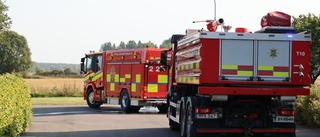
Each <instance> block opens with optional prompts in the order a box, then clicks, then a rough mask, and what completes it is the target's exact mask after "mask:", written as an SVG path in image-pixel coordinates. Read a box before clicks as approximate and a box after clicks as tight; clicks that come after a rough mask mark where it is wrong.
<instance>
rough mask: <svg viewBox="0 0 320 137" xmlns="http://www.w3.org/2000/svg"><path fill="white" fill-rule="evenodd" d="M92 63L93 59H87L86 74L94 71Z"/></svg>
mask: <svg viewBox="0 0 320 137" xmlns="http://www.w3.org/2000/svg"><path fill="white" fill-rule="evenodd" d="M91 63H92V58H91V57H87V59H86V64H85V69H86V70H85V71H86V72H88V71H89V70H91V69H92V67H91V66H92V65H91Z"/></svg>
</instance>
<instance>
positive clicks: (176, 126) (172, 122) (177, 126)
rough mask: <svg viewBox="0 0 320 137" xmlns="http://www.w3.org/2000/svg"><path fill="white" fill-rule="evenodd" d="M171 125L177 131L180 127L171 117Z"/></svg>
mask: <svg viewBox="0 0 320 137" xmlns="http://www.w3.org/2000/svg"><path fill="white" fill-rule="evenodd" d="M169 127H170V129H171V130H174V131H177V130H179V128H180V126H179V124H178V123H176V122H174V121H173V120H171V119H169Z"/></svg>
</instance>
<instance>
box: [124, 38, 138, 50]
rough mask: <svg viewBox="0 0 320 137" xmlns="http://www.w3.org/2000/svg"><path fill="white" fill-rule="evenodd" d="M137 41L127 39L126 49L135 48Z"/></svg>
mask: <svg viewBox="0 0 320 137" xmlns="http://www.w3.org/2000/svg"><path fill="white" fill-rule="evenodd" d="M137 46H138V45H137V43H136V42H135V41H134V40H129V41H128V43H127V44H126V49H134V48H137Z"/></svg>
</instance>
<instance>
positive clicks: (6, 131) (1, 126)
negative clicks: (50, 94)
mask: <svg viewBox="0 0 320 137" xmlns="http://www.w3.org/2000/svg"><path fill="white" fill-rule="evenodd" d="M0 93H1V94H0V136H11V137H15V136H19V134H21V133H23V132H24V131H25V129H26V128H27V127H29V126H30V125H31V119H32V108H31V107H32V106H31V96H30V88H29V86H28V84H27V83H26V82H25V81H24V80H23V79H22V78H21V77H17V76H15V75H13V74H5V75H2V76H0Z"/></svg>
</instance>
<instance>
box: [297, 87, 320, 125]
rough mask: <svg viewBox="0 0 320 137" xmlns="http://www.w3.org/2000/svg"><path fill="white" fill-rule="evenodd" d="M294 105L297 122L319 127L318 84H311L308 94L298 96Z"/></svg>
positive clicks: (319, 96)
mask: <svg viewBox="0 0 320 137" xmlns="http://www.w3.org/2000/svg"><path fill="white" fill-rule="evenodd" d="M295 105H296V109H297V113H296V119H297V122H298V124H307V125H309V126H312V127H320V91H319V87H318V85H312V88H311V92H310V95H309V96H303V97H299V98H298V99H297V100H296V103H295Z"/></svg>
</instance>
